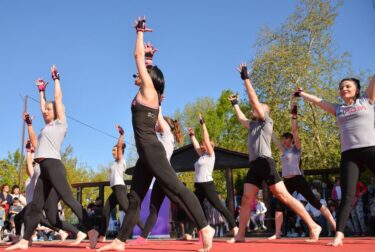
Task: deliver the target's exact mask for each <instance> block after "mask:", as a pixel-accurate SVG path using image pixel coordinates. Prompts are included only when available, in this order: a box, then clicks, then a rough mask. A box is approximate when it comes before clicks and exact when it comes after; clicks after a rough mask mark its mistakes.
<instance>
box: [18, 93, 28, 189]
mask: <svg viewBox="0 0 375 252" xmlns="http://www.w3.org/2000/svg"><path fill="white" fill-rule="evenodd" d="M27 98H28V97H27V95H25V97H24V103H23V112H27ZM21 138H22V140H21V141H22V142H21V151H20V152H21V155H20V162H19V165H18V171H19V181H20V183H19V187H20V193H21V192H22V184H23V176H22V165H23V151H24V147H23V146H24V144H25V122H24V121H23V119H22V137H21Z"/></svg>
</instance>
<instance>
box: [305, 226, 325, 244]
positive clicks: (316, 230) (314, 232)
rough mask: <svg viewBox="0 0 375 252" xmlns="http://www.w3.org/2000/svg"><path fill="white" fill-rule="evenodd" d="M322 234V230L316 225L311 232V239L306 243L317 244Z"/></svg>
mask: <svg viewBox="0 0 375 252" xmlns="http://www.w3.org/2000/svg"><path fill="white" fill-rule="evenodd" d="M320 232H322V228H321V227H320V226H319V225H316V226H315V227H314V228H313V230H310V238H309V239H307V240H306V242H317V241H318V240H319V235H320Z"/></svg>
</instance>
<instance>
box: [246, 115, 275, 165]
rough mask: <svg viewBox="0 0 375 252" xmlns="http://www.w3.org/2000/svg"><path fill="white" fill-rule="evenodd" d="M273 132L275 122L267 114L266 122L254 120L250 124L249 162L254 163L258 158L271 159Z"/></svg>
mask: <svg viewBox="0 0 375 252" xmlns="http://www.w3.org/2000/svg"><path fill="white" fill-rule="evenodd" d="M272 131H273V121H272V119H271V118H270V117H269V115H268V114H267V113H266V114H265V119H264V121H262V120H259V119H257V120H252V121H250V124H249V138H248V143H247V145H248V148H249V161H250V162H251V161H253V160H255V159H257V158H258V157H270V158H272V153H271V136H272Z"/></svg>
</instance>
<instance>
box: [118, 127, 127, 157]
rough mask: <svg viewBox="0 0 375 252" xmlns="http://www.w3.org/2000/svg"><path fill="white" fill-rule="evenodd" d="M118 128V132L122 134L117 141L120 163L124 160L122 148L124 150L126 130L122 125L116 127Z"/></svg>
mask: <svg viewBox="0 0 375 252" xmlns="http://www.w3.org/2000/svg"><path fill="white" fill-rule="evenodd" d="M116 128H117V130H118V133H119V134H120V137H119V138H118V141H117V160H116V161H120V160H122V159H123V154H122V148H124V147H125V146H124V129H123V128H122V127H121V126H120V125H116Z"/></svg>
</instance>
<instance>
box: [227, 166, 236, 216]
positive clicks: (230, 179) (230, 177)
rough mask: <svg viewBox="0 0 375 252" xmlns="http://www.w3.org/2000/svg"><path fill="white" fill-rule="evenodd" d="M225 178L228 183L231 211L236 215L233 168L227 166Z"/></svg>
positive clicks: (228, 201)
mask: <svg viewBox="0 0 375 252" xmlns="http://www.w3.org/2000/svg"><path fill="white" fill-rule="evenodd" d="M225 179H226V183H227V204H228V208H229V211H230V212H231V213H232V215H233V216H234V195H233V194H234V192H233V173H232V169H231V168H225Z"/></svg>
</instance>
